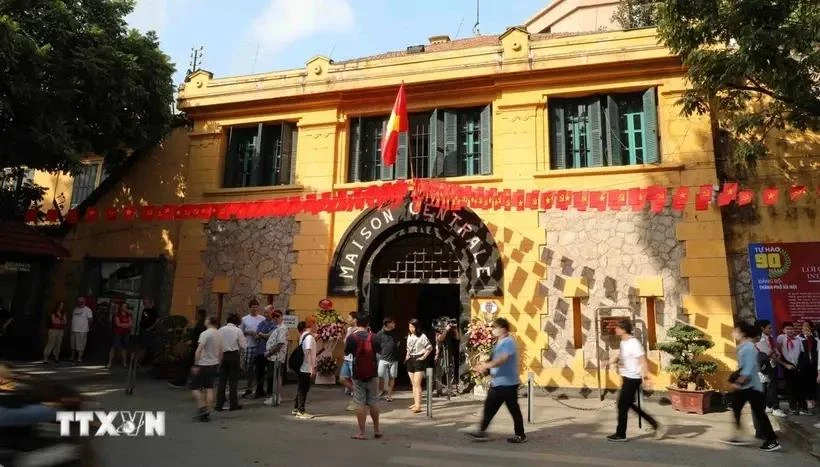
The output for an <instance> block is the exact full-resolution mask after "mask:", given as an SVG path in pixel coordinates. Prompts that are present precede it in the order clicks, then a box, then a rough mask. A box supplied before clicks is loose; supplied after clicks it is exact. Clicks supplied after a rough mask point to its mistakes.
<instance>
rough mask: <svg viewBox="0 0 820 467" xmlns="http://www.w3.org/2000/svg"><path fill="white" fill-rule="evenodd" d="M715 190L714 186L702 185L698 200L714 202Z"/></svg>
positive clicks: (699, 189)
mask: <svg viewBox="0 0 820 467" xmlns="http://www.w3.org/2000/svg"><path fill="white" fill-rule="evenodd" d="M713 190H714V188H713V187H712V185H701V186H700V188H698V198H703V199H705V200H708V201H711V200H712V191H713Z"/></svg>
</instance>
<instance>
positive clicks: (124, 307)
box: [106, 303, 133, 368]
mask: <svg viewBox="0 0 820 467" xmlns="http://www.w3.org/2000/svg"><path fill="white" fill-rule="evenodd" d="M132 324H133V322H132V317H131V312H130V311H129V310H128V304H127V303H123V304H121V305H120V307H119V309H118V310H117V313H116V314H115V315H114V342H113V343H112V344H111V351H109V352H108V365H106V368H111V365H112V364H113V363H114V353H115V351H116V350H117V349H119V351H120V354H122V366H123V368H126V367H127V363H126V362H127V361H128V336H129V335H131V325H132Z"/></svg>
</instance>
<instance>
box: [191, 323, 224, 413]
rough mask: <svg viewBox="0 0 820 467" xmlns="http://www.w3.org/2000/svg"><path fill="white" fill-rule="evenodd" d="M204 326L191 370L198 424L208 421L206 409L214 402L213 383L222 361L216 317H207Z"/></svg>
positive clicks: (220, 341)
mask: <svg viewBox="0 0 820 467" xmlns="http://www.w3.org/2000/svg"><path fill="white" fill-rule="evenodd" d="M205 325H206V326H207V329H205V330H204V331H202V334H200V335H199V346H198V347H197V349H196V355H195V356H194V367H193V368H191V390H192V391H193V393H194V399H196V403H197V407H198V408H199V411H198V412H197V415H196V417H194V420H197V421H200V422H207V421H210V416H211V415H210V413H209V411H208V409H209V407H211V406H212V405H213V402H214V381H215V380H216V377H217V373H218V371H219V370H218V368H219V363H220V362H221V361H222V337H221V336H220V334H219V331H218V330H217V329H216V328H217V326H219V323H218V322H217V320H216V317H215V316H210V317H208V319H207V320H206V321H205Z"/></svg>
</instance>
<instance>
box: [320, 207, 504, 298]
mask: <svg viewBox="0 0 820 467" xmlns="http://www.w3.org/2000/svg"><path fill="white" fill-rule="evenodd" d="M404 235H422V236H429V237H434V238H436V239H438V240H440V241H441V242H443V243H444V244H445V245H448V246H449V247H450V248H452V251H453V253H454V254H455V257H456V258H457V259H458V261H459V263H460V264H461V269H462V273H463V275H464V277H463V279H464V281H465V282H466V284H467V286H468V290H469V292H470V295H472V296H475V297H500V296H501V295H502V293H501V284H502V282H503V280H502V276H503V273H504V268H503V265H502V263H501V254H500V252H499V251H498V247H497V246H496V244H495V240H494V238H493V235H492V233H491V232H490V230H489V228H488V227H487V226H486V225H485V224H484V222H483V221H482V220H481V218H480V217H478V215H477V214H476V213H475V212H473V211H472V210H469V209H467V208H463V209H447V208H445V207H443V206H442V207H438V206H433V205H432V204H422V205H421V206H413V204H412V203H409V202H405V203H404V204H403V205H400V206H396V207H393V208H384V209H381V208H377V209H370V210H368V211H365V212H364V213H362V215H360V216H359V218H358V219H356V221H355V222H353V223H352V224H351V225H350V227H348V229H347V231H346V232H345V234H344V236H343V237H342V240H341V241H340V242H339V245H338V247H337V248H336V252H335V254H334V256H333V263H332V264H331V269H330V278H329V279H330V280H329V282H328V283H329V295H356V293H357V291H358V290H359V289H360V288H362V289H364V288H366V287H365V284H366V283H367V282H368V281H369V280H370V278H369V277H367V276H368V275H367V274H365V273H364V271H365V269H366V268H367V265H368V263H369V262H370V261H372V260H373V258H374V254H375V252H376V251H378V249H379V247H380V246H382V245H384V244H388V243H389V242H391V241H392V240H395V239H396V238H399V237H401V236H404Z"/></svg>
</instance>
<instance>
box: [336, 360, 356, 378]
mask: <svg viewBox="0 0 820 467" xmlns="http://www.w3.org/2000/svg"><path fill="white" fill-rule="evenodd" d="M339 378H341V379H351V378H353V362H351V361H350V360H345V361H343V362H342V369H341V370H340V371H339Z"/></svg>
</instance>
